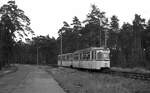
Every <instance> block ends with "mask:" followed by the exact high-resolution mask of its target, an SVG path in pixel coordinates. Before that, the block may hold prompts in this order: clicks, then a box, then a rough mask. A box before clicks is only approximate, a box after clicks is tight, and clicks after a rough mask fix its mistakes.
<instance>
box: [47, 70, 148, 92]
mask: <svg viewBox="0 0 150 93" xmlns="http://www.w3.org/2000/svg"><path fill="white" fill-rule="evenodd" d="M45 69H46V71H48V72H49V73H51V74H52V76H53V77H54V79H55V80H56V81H57V82H58V83H59V85H60V86H61V87H62V88H63V89H64V90H65V91H66V92H67V93H150V81H141V80H134V79H129V78H124V77H119V76H111V75H108V74H102V73H88V72H86V71H79V70H76V69H70V68H63V67H57V68H54V67H47V68H45Z"/></svg>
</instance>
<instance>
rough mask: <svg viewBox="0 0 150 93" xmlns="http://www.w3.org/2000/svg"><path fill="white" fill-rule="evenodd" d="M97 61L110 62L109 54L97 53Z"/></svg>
mask: <svg viewBox="0 0 150 93" xmlns="http://www.w3.org/2000/svg"><path fill="white" fill-rule="evenodd" d="M96 60H109V53H103V52H97V58H96Z"/></svg>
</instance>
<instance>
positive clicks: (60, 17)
mask: <svg viewBox="0 0 150 93" xmlns="http://www.w3.org/2000/svg"><path fill="white" fill-rule="evenodd" d="M7 1H8V0H0V6H2V5H3V4H5V3H7ZM15 1H16V4H17V5H18V7H19V8H20V9H22V10H24V12H25V15H27V16H28V17H29V18H30V20H31V28H32V29H33V31H34V32H35V34H36V35H48V34H49V36H50V37H55V38H57V37H58V33H57V32H58V30H59V29H60V28H61V27H62V26H63V21H66V22H68V23H69V24H71V23H72V20H73V17H74V16H77V17H78V18H79V20H80V21H83V20H85V19H86V15H87V14H88V13H89V12H90V9H91V4H95V5H96V6H97V7H98V8H99V9H100V10H101V11H104V12H106V17H108V18H110V17H111V16H112V15H116V16H117V17H118V19H119V20H120V24H123V22H129V23H132V20H133V19H134V15H135V13H137V14H140V15H141V17H142V18H146V19H147V20H148V19H150V10H149V9H150V5H149V2H150V1H149V0H15Z"/></svg>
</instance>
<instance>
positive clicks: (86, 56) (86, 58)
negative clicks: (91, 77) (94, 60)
mask: <svg viewBox="0 0 150 93" xmlns="http://www.w3.org/2000/svg"><path fill="white" fill-rule="evenodd" d="M83 60H90V52H83Z"/></svg>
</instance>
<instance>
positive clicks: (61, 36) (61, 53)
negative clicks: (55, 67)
mask: <svg viewBox="0 0 150 93" xmlns="http://www.w3.org/2000/svg"><path fill="white" fill-rule="evenodd" d="M60 33H61V41H60V55H61V56H60V58H61V65H62V30H61V31H60Z"/></svg>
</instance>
